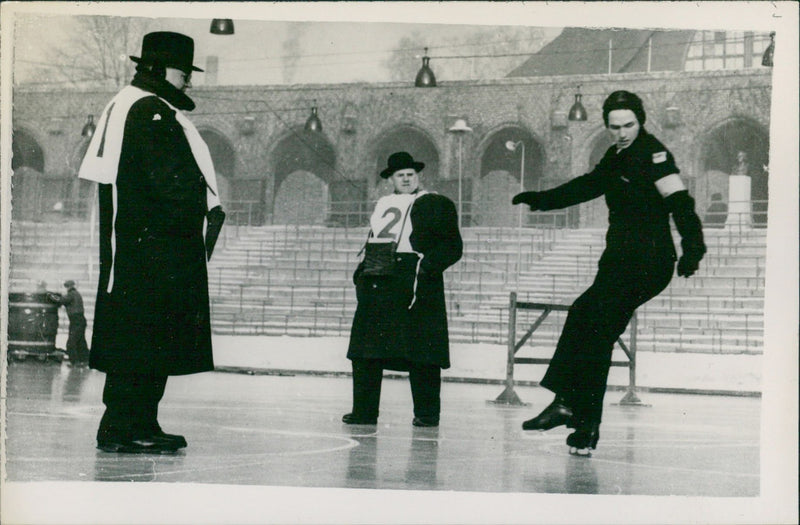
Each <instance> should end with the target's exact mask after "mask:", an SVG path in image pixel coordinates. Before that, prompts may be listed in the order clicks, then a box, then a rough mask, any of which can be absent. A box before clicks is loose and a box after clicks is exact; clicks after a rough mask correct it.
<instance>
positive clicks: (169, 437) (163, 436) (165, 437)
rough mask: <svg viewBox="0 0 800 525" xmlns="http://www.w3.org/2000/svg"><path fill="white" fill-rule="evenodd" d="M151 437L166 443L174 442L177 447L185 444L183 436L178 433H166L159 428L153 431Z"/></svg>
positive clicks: (182, 446)
mask: <svg viewBox="0 0 800 525" xmlns="http://www.w3.org/2000/svg"><path fill="white" fill-rule="evenodd" d="M153 438H154V439H156V440H161V441H165V442H167V443H174V444H175V446H176V447H177V448H184V447H186V445H187V443H186V438H185V437H183V436H181V435H179V434H167V433H166V432H164V431H163V430H161V429H159V430H157V431H156V432H154V433H153Z"/></svg>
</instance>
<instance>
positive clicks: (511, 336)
mask: <svg viewBox="0 0 800 525" xmlns="http://www.w3.org/2000/svg"><path fill="white" fill-rule="evenodd" d="M509 295H510V297H509V305H508V360H507V362H506V387H505V390H503V392H502V393H501V394H500V395H499V396H497V398H496V399H494V401H492V402H493V403H495V404H502V405H516V406H522V405H525V404H526V403H523V402H522V400H521V399H520V398H519V396H518V395H517V393H516V392H514V365H515V364H538V365H546V364H549V363H550V359H546V358H533V357H517V356H516V354H517V351H519V349H520V348H522V347H523V346H524V345H525V343H526V342H527V341H528V339H530V338H531V336H532V335H533V332H535V331H536V329H537V328H539V326H541V324H542V323H543V322H544V321H545V319H547V316H548V315H550V312H559V311H560V312H566V311H568V310H569V308H570V307H569V306H568V305H564V304H553V303H529V302H522V301H519V302H518V301H517V292H511V293H510V294H509ZM517 310H541V311H542V313H541V314H540V315H539V317H538V318H537V319H536V321H534V323H533V324H532V325H531V327H530V328H528V331H527V332H525V335H523V336H522V338H521V339H520V340H519V341H517V340H516V339H517ZM637 324H638V318H637V314H636V312H633V317H632V318H631V323H630V327H631V329H630V332H631V333H630V348H629V347H628V346H627V345H626V344H625V342H624V341H623V340H622V338H621V337H620V338H619V339H617V343H618V344H619V346H620V348H622V351H623V352H625V355H627V356H628V360H627V361H614V360H612V361H611V366H626V367H628V378H629V381H628V390H627V392H626V393H625V396H623V398H622V399H621V400H620V402H619V404H620V405H636V406H644V403H642V401H641V400H640V399H639V396H638V395H636V330H637Z"/></svg>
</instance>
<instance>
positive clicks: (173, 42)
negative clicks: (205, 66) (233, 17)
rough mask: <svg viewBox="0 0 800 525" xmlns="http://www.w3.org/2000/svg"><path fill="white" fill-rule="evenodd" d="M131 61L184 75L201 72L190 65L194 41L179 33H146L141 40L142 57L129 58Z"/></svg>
mask: <svg viewBox="0 0 800 525" xmlns="http://www.w3.org/2000/svg"><path fill="white" fill-rule="evenodd" d="M130 58H131V60H133V61H134V62H136V63H137V64H138V63H140V62H141V63H143V64H157V65H160V66H164V67H172V68H175V69H180V70H181V71H183V72H184V73H190V72H192V71H203V70H202V69H200V68H199V67H196V66H193V65H192V60H194V40H192V39H191V38H190V37H188V36H186V35H182V34H180V33H173V32H171V31H156V32H154V33H147V34H146V35H144V38H143V39H142V56H141V57H135V56H131V57H130Z"/></svg>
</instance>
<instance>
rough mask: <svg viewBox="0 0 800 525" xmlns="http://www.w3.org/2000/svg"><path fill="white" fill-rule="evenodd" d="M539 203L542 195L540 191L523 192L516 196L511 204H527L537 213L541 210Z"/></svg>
mask: <svg viewBox="0 0 800 525" xmlns="http://www.w3.org/2000/svg"><path fill="white" fill-rule="evenodd" d="M539 201H540V193H539V192H538V191H523V192H522V193H517V194H516V195H514V198H513V199H511V204H527V205H528V206H529V207H530V208H531V211H536V210H538V209H540V206H539Z"/></svg>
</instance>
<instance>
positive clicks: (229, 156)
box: [198, 127, 236, 208]
mask: <svg viewBox="0 0 800 525" xmlns="http://www.w3.org/2000/svg"><path fill="white" fill-rule="evenodd" d="M198 131H199V132H200V136H201V137H203V140H204V141H205V143H206V145H207V146H208V151H209V152H210V153H211V160H212V161H213V162H214V171H215V172H216V174H217V186H218V188H219V198H220V201H222V206H223V207H224V208H227V207H228V203H230V202H231V200H232V196H231V183H230V181H231V179H232V178H233V176H234V175H235V169H236V150H234V148H233V144H231V141H230V140H228V137H226V136H225V135H224V134H222V133H220V132H219V131H217V130H215V129H212V128H205V127H204V128H200V129H199V130H198Z"/></svg>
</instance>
